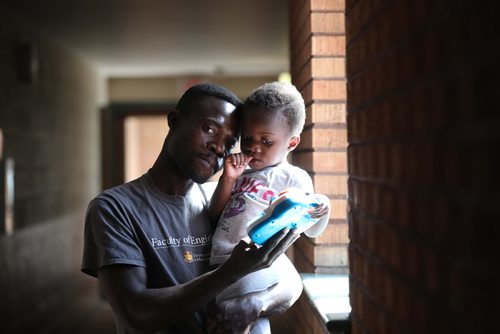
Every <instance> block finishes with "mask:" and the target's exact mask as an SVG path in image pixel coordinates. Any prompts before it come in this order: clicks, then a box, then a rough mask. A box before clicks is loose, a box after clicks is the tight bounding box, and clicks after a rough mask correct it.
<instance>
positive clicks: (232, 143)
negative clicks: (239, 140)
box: [226, 140, 236, 152]
mask: <svg viewBox="0 0 500 334" xmlns="http://www.w3.org/2000/svg"><path fill="white" fill-rule="evenodd" d="M234 146H236V142H235V141H234V140H232V141H229V142H227V143H226V151H227V152H231V151H232V149H233V148H234Z"/></svg>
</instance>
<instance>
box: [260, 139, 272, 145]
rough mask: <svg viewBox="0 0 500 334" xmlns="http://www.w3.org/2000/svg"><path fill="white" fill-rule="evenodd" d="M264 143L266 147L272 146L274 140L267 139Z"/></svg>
mask: <svg viewBox="0 0 500 334" xmlns="http://www.w3.org/2000/svg"><path fill="white" fill-rule="evenodd" d="M262 143H263V144H264V145H266V146H271V145H272V144H273V142H272V140H266V139H264V140H262Z"/></svg>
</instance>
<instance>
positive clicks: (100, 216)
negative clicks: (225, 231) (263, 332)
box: [82, 84, 302, 333]
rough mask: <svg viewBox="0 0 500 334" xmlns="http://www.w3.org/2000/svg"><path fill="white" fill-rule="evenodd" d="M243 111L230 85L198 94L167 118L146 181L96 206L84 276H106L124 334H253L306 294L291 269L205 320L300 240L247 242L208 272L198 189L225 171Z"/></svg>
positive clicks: (286, 236)
mask: <svg viewBox="0 0 500 334" xmlns="http://www.w3.org/2000/svg"><path fill="white" fill-rule="evenodd" d="M239 104H240V101H239V100H238V98H237V97H236V96H235V95H234V94H233V93H232V92H230V91H229V90H227V89H225V88H223V87H220V86H217V85H213V84H200V85H196V86H193V87H191V88H190V89H188V90H187V91H186V92H185V93H184V95H183V96H182V97H181V99H180V100H179V102H178V104H177V106H176V108H175V110H173V111H172V112H170V113H169V114H168V125H169V127H170V130H169V132H168V134H167V137H166V139H165V142H164V144H163V148H162V151H161V152H160V155H159V156H158V158H157V160H156V162H155V163H154V165H153V167H152V168H151V169H150V170H149V171H148V173H146V174H145V175H143V176H142V177H140V178H139V179H137V180H134V181H131V182H129V183H127V184H124V185H120V186H118V187H115V188H112V189H109V190H106V191H104V192H103V193H101V194H100V195H99V196H97V197H96V198H95V199H94V200H92V201H91V203H90V205H89V208H88V211H87V217H86V223H85V244H84V255H83V263H82V271H83V272H85V273H87V274H89V275H92V276H95V277H97V278H98V280H99V287H100V289H101V291H102V293H103V295H104V296H105V298H106V299H107V300H108V302H109V303H110V305H111V307H112V309H113V312H114V314H115V318H116V322H117V328H118V332H119V333H155V332H160V331H161V332H162V333H201V332H206V331H208V332H216V331H217V332H230V333H240V332H248V330H249V329H250V328H251V326H252V325H253V324H254V323H255V322H256V320H257V319H258V318H259V317H261V316H265V315H270V314H273V313H277V312H282V311H284V310H286V309H287V308H288V307H289V306H291V304H293V302H295V300H296V299H297V298H298V296H299V294H300V292H301V291H302V285H301V282H300V277H299V276H298V274H297V272H296V271H295V270H294V268H293V266H290V267H291V268H284V270H287V271H289V272H290V275H289V277H290V279H289V280H287V281H286V282H280V283H278V284H277V285H275V286H272V287H270V288H269V289H268V290H266V291H262V292H256V293H253V294H250V295H248V296H245V297H243V298H238V299H233V300H228V301H226V302H225V303H222V304H219V305H218V306H217V308H216V309H215V310H212V311H211V312H212V313H211V315H210V316H209V317H208V319H207V313H208V312H209V306H208V305H209V304H210V302H211V301H212V300H213V299H214V297H215V296H216V295H217V294H218V293H219V292H220V291H221V290H222V289H224V288H225V287H227V286H228V285H230V284H232V283H234V282H235V281H236V280H238V279H239V278H241V277H243V276H244V275H246V274H248V273H250V272H253V271H255V270H258V269H262V268H265V267H268V266H270V265H271V264H272V263H273V262H274V260H275V259H276V258H277V257H279V256H280V255H281V254H282V253H283V252H284V251H285V250H286V249H287V248H288V247H289V246H290V245H291V244H292V243H293V242H294V241H295V240H296V239H297V238H298V234H296V233H295V232H294V231H284V232H282V233H281V234H279V235H277V236H276V237H275V238H273V239H271V240H270V241H269V242H268V243H266V245H265V246H263V247H261V248H257V247H256V246H255V245H253V244H249V243H247V242H245V241H242V242H240V243H239V244H238V245H237V246H236V247H235V249H234V251H233V253H232V255H231V257H230V258H229V259H228V260H227V261H226V262H225V263H224V264H223V265H222V266H220V267H219V268H217V269H216V270H213V271H210V270H209V267H208V257H209V255H210V247H211V237H212V233H213V230H212V228H211V226H210V224H209V221H208V218H207V215H206V212H205V209H206V206H207V205H208V201H209V198H208V196H207V195H206V192H205V189H204V188H203V187H202V186H200V185H199V184H201V183H204V182H205V181H207V180H208V178H209V177H210V176H212V175H213V174H214V173H215V172H217V171H218V170H219V169H220V167H221V165H222V160H223V157H224V156H225V155H226V154H227V153H229V151H230V150H231V149H232V147H233V146H234V144H235V143H236V141H237V138H238V124H237V123H238V119H237V114H238V111H237V107H238V105H239ZM207 324H208V325H207Z"/></svg>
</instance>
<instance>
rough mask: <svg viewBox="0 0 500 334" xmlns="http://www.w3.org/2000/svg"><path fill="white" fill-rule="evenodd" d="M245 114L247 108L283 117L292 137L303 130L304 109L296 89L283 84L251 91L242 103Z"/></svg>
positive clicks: (265, 85)
mask: <svg viewBox="0 0 500 334" xmlns="http://www.w3.org/2000/svg"><path fill="white" fill-rule="evenodd" d="M243 106H244V109H245V112H246V111H247V110H248V108H249V107H250V108H260V109H263V110H266V111H268V112H273V113H274V112H276V113H280V114H281V115H283V116H284V117H285V118H286V120H287V123H288V125H289V127H290V132H291V133H292V134H293V135H294V136H298V135H300V133H301V132H302V129H303V128H304V122H305V118H306V107H305V104H304V99H303V98H302V95H301V94H300V92H299V91H298V90H297V88H296V87H295V86H294V85H292V84H290V83H284V82H278V81H275V82H271V83H266V84H264V85H262V86H260V87H258V88H257V89H255V90H253V91H252V92H251V93H250V95H249V96H248V97H247V98H246V99H245V102H244V103H243Z"/></svg>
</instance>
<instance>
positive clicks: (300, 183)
mask: <svg viewBox="0 0 500 334" xmlns="http://www.w3.org/2000/svg"><path fill="white" fill-rule="evenodd" d="M288 182H289V183H288V185H287V187H288V188H292V187H294V188H298V189H301V190H303V191H305V192H307V193H310V194H314V187H313V183H312V180H311V177H310V176H309V174H307V172H306V171H305V170H302V169H298V168H297V169H296V170H295V171H293V177H291V178H289V181H288Z"/></svg>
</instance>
